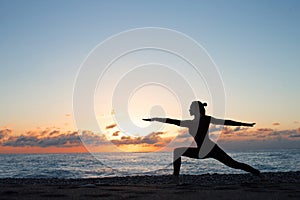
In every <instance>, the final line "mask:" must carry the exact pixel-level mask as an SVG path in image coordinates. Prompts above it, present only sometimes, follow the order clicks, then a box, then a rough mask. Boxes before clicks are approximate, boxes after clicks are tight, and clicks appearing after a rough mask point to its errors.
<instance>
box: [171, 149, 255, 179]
mask: <svg viewBox="0 0 300 200" xmlns="http://www.w3.org/2000/svg"><path fill="white" fill-rule="evenodd" d="M199 150H200V148H192V147H190V148H187V147H181V148H176V149H175V150H174V154H173V156H174V161H173V167H174V173H173V174H174V175H176V176H178V175H179V172H180V166H181V156H185V157H189V158H196V159H199V156H198V154H199ZM205 158H214V159H216V160H218V161H220V162H221V163H223V164H225V165H227V166H228V167H231V168H234V169H241V170H244V171H246V172H250V173H252V174H255V175H259V174H260V171H259V170H257V169H255V168H253V167H251V166H250V165H247V164H245V163H241V162H238V161H236V160H234V159H232V158H231V157H230V156H229V155H228V154H226V153H225V152H224V151H223V150H222V149H221V148H220V147H219V146H218V145H215V146H214V147H213V149H212V150H211V151H210V152H209V153H208V154H207V155H206V156H205V157H204V158H203V159H205Z"/></svg>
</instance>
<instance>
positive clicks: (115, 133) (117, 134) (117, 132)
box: [112, 131, 120, 136]
mask: <svg viewBox="0 0 300 200" xmlns="http://www.w3.org/2000/svg"><path fill="white" fill-rule="evenodd" d="M119 133H120V131H116V132H114V133H113V134H112V136H119Z"/></svg>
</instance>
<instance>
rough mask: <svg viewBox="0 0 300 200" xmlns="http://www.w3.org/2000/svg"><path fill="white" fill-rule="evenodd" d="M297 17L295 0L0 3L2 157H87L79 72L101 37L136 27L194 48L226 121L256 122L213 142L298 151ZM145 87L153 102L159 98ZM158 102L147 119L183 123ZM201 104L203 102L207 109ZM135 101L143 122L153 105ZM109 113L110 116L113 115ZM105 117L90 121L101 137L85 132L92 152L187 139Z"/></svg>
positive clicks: (225, 132)
mask: <svg viewBox="0 0 300 200" xmlns="http://www.w3.org/2000/svg"><path fill="white" fill-rule="evenodd" d="M299 15H300V2H299V1H297V0H288V1H276V0H272V1H271V0H259V1H258V0H254V1H234V0H229V1H217V0H213V1H205V0H202V1H163V2H162V1H155V0H154V1H132V0H128V1H104V0H103V1H92V0H89V1H83V0H81V1H80V0H72V1H68V0H63V1H59V0H51V1H50V0H46V1H37V0H36V1H32V0H28V1H21V0H19V1H17V0H0V23H1V26H0V33H1V34H0V44H1V45H0V92H1V98H0V99H1V100H0V153H49V152H50V153H51V152H84V151H86V148H87V147H86V146H87V145H86V146H83V144H82V141H81V140H80V138H79V137H78V134H79V132H80V131H78V130H77V127H76V123H75V121H74V114H73V107H72V101H73V99H72V98H73V91H74V84H75V81H76V76H77V74H78V71H79V69H80V66H81V64H82V63H83V61H84V60H85V59H86V57H87V56H88V55H89V54H90V52H91V50H92V49H93V48H95V47H96V45H98V44H99V43H101V42H102V41H104V40H105V39H107V38H109V37H111V36H112V35H115V34H118V33H120V32H122V31H126V30H129V29H134V28H142V27H161V28H167V29H172V30H176V31H178V32H182V33H184V34H186V35H188V36H189V37H191V38H193V39H194V40H195V41H197V42H198V43H199V44H201V45H202V46H203V47H204V48H205V49H206V51H207V52H208V53H209V55H210V57H211V58H212V59H213V61H214V63H215V64H216V66H217V68H218V70H219V73H220V76H221V78H222V81H223V85H224V89H225V94H226V98H225V99H226V100H225V102H224V104H225V108H226V113H225V116H224V117H225V118H229V119H235V120H239V121H247V122H256V126H255V127H254V128H251V129H244V128H242V129H234V128H232V127H231V128H230V127H229V128H228V129H224V130H223V132H222V134H221V136H220V137H219V142H220V143H222V144H223V146H224V148H238V149H241V148H243V147H245V146H247V147H249V148H296V147H299V144H300V140H299V138H300V136H299V135H300V112H299V111H300V108H299V105H298V103H299V102H300V94H299V86H300V79H299V74H300V59H299V55H300V38H299V35H300V21H299V19H300V16H299ZM129 66H130V65H129ZM200 84H201V83H200ZM148 89H149V90H148V91H147V92H148V93H150V94H154V95H153V96H155V94H158V93H161V92H160V91H159V88H156V89H155V88H148ZM99 92H100V93H101V91H99ZM204 93H205V92H204ZM143 95H144V94H142V93H141V94H140V96H143ZM162 96H163V95H162ZM162 96H161V97H162ZM164 97H165V98H164V100H161V101H162V102H161V105H165V106H164V107H165V108H164V109H165V110H164V112H162V111H161V107H158V108H156V110H154V111H155V112H154V113H155V114H164V115H166V116H172V117H174V118H180V117H182V115H181V113H180V112H179V111H180V109H179V111H178V105H177V104H175V103H173V104H172V103H171V104H169V103H168V100H167V99H170V101H171V100H172V95H171V96H170V95H169V96H168V95H167V94H166V96H164ZM205 97H206V96H205V95H204V97H203V99H200V100H204V101H209V100H207V99H205ZM139 98H140V97H138V96H137V97H134V98H133V99H135V102H134V103H132V104H130V106H131V107H132V110H133V111H132V112H133V114H134V112H135V111H136V112H140V113H139V115H138V116H141V115H142V114H143V113H149V112H150V111H149V108H150V107H146V108H145V106H144V105H139V104H138V103H136V102H138V100H139ZM145 98H146V97H145ZM147 99H149V97H148V98H147ZM159 100H160V99H156V102H157V101H159ZM98 102H99V101H98ZM173 102H175V100H174V101H173ZM101 105H102V104H101V102H99V103H98V105H95V108H96V109H98V108H99V107H101ZM168 105H172V107H170V108H169V107H168ZM181 109H182V110H186V111H187V110H188V106H187V105H185V107H184V108H181ZM141 111H142V112H141ZM208 111H211V110H208ZM109 112H110V118H111V117H112V118H113V117H115V116H117V113H114V111H113V110H110V111H109ZM97 114H98V113H97ZM106 115H107V113H99V116H97V117H99V118H98V120H99V121H100V122H99V123H100V124H101V126H102V127H103V131H104V132H105V133H106V134H107V135H109V137H108V138H104V137H102V135H99V134H97V133H95V131H94V132H88V130H86V131H87V132H83V133H82V134H85V136H86V138H87V141H90V140H92V139H94V140H96V141H97V142H95V143H92V142H90V143H89V142H87V143H88V145H90V146H91V147H90V148H91V149H93V148H94V150H97V151H111V150H112V149H115V148H116V147H117V149H121V150H125V151H152V150H158V149H161V148H162V147H165V146H166V145H168V144H169V143H170V141H172V140H173V139H174V137H175V136H176V135H177V134H179V135H180V134H183V135H182V136H180V138H181V140H182V141H181V140H179V141H176V142H174V144H172V145H173V146H176V145H180V144H182V143H180V142H183V141H187V140H190V138H188V137H187V136H186V135H187V133H186V130H182V129H180V128H177V127H171V126H163V127H162V126H161V125H155V126H157V127H159V128H157V130H156V129H153V130H152V132H149V133H148V134H143V135H139V134H138V133H136V134H137V135H135V136H132V135H129V136H128V135H126V134H124V133H123V132H122V130H120V127H118V123H116V122H115V121H113V120H102V121H101V117H106ZM183 116H184V117H188V116H185V115H183ZM216 117H219V116H216ZM135 120H136V123H137V124H139V125H141V124H142V123H140V122H139V121H138V120H137V119H135ZM113 124H117V125H116V126H114V127H112V128H109V127H108V128H106V127H107V126H110V125H113ZM142 125H143V126H145V124H142ZM214 128H215V129H218V128H220V127H212V129H213V130H215V129H214ZM213 130H212V131H211V132H212V137H213V132H214V131H213ZM90 131H91V130H90ZM123 131H124V130H123ZM177 142H178V144H177ZM172 145H170V148H171V147H173V146H172ZM168 148H169V147H167V149H168ZM88 149H89V148H88ZM113 151H114V150H113Z"/></svg>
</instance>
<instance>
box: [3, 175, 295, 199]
mask: <svg viewBox="0 0 300 200" xmlns="http://www.w3.org/2000/svg"><path fill="white" fill-rule="evenodd" d="M263 175H264V176H265V179H260V178H258V177H255V176H253V175H251V174H228V175H222V174H212V175H210V174H204V175H183V176H182V178H183V182H184V184H183V185H179V186H177V185H175V184H170V183H169V181H170V180H171V178H172V176H134V177H114V178H94V179H10V178H9V179H0V199H143V200H147V199H156V200H159V199H174V200H176V199H251V200H253V199H254V200H259V199H263V200H267V199H272V200H275V199H300V172H299V171H298V172H277V173H263Z"/></svg>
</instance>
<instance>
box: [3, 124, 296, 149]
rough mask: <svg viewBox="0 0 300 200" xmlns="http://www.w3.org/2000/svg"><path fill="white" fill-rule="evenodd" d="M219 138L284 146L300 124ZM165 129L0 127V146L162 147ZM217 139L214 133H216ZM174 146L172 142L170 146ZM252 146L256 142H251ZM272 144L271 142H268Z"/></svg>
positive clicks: (183, 137)
mask: <svg viewBox="0 0 300 200" xmlns="http://www.w3.org/2000/svg"><path fill="white" fill-rule="evenodd" d="M220 130H221V127H216V126H212V128H211V129H210V136H212V137H214V134H217V131H220ZM221 133H222V134H221V135H220V136H218V137H219V140H218V143H219V142H221V143H227V144H229V143H230V144H231V142H233V143H232V144H233V145H234V144H237V142H235V141H238V142H241V141H244V143H245V144H247V141H248V143H249V142H250V143H251V144H253V145H254V144H262V145H263V143H264V145H271V143H272V142H273V143H274V144H275V143H276V144H277V143H278V142H281V143H282V144H283V143H284V144H285V146H288V143H289V142H291V143H292V144H293V145H294V146H295V144H299V141H300V127H299V128H298V129H290V130H274V129H271V128H258V129H250V128H245V127H225V128H224V129H223V130H222V132H221ZM164 134H165V132H153V133H150V134H148V135H146V136H140V137H131V136H123V137H121V138H120V139H113V140H107V138H106V137H105V135H104V134H95V133H94V132H92V131H82V132H81V133H80V134H78V132H77V131H65V132H63V131H61V130H57V129H51V128H46V129H43V130H42V129H38V130H30V131H27V132H25V133H23V134H20V135H16V134H14V133H13V130H11V129H8V128H3V129H0V146H6V147H8V146H9V147H25V146H26V147H66V148H67V147H77V146H82V145H83V143H82V141H84V144H86V145H92V146H99V145H105V144H114V145H116V146H120V145H148V146H151V145H152V146H154V147H163V146H166V145H168V143H170V142H171V141H172V138H166V137H161V136H162V135H164ZM113 135H114V136H119V132H118V131H116V132H114V133H113ZM215 137H216V138H218V137H217V136H215ZM177 139H178V140H177V141H178V142H176V145H177V144H178V145H179V146H180V142H184V141H191V136H190V135H189V134H188V130H187V129H179V130H178V136H177ZM172 146H173V145H172ZM254 146H255V145H254ZM271 146H272V145H271Z"/></svg>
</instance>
